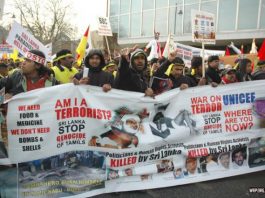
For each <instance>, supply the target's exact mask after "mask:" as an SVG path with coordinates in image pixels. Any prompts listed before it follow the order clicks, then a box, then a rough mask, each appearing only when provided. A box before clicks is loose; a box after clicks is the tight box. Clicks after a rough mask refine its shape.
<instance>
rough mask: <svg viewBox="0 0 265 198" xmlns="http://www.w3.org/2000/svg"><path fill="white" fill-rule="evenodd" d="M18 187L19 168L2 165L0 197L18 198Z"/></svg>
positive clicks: (0, 166)
mask: <svg viewBox="0 0 265 198" xmlns="http://www.w3.org/2000/svg"><path fill="white" fill-rule="evenodd" d="M17 185H18V184H17V166H16V165H15V164H9V165H0V197H1V198H2V197H3V198H4V197H16V195H17Z"/></svg>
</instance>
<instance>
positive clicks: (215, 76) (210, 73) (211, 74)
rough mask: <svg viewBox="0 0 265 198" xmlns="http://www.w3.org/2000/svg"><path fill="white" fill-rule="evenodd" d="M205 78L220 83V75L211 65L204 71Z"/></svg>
mask: <svg viewBox="0 0 265 198" xmlns="http://www.w3.org/2000/svg"><path fill="white" fill-rule="evenodd" d="M205 76H206V79H207V81H208V82H209V83H211V82H215V83H217V84H220V83H221V77H220V75H219V73H218V72H217V71H216V69H214V68H212V67H210V66H209V67H208V68H207V70H206V72H205Z"/></svg>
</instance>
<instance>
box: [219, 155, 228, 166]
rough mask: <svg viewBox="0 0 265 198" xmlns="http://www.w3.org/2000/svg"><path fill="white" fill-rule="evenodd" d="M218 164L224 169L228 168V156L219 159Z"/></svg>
mask: <svg viewBox="0 0 265 198" xmlns="http://www.w3.org/2000/svg"><path fill="white" fill-rule="evenodd" d="M220 163H221V164H222V166H223V167H224V168H226V169H228V168H229V154H224V155H222V156H221V157H220Z"/></svg>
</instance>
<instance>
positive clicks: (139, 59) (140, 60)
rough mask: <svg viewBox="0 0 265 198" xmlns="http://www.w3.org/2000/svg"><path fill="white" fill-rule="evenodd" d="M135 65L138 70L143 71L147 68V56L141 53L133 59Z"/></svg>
mask: <svg viewBox="0 0 265 198" xmlns="http://www.w3.org/2000/svg"><path fill="white" fill-rule="evenodd" d="M133 65H134V67H135V69H136V70H138V71H143V70H144V68H145V56H144V55H143V54H139V55H137V56H136V57H134V59H133Z"/></svg>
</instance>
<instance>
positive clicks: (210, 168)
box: [199, 155, 220, 173]
mask: <svg viewBox="0 0 265 198" xmlns="http://www.w3.org/2000/svg"><path fill="white" fill-rule="evenodd" d="M199 161H200V169H201V172H202V173H205V172H209V173H210V172H215V171H218V170H220V166H219V165H218V163H217V155H208V156H204V157H201V158H200V159H199Z"/></svg>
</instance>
